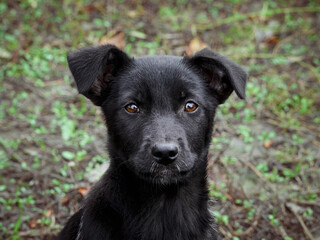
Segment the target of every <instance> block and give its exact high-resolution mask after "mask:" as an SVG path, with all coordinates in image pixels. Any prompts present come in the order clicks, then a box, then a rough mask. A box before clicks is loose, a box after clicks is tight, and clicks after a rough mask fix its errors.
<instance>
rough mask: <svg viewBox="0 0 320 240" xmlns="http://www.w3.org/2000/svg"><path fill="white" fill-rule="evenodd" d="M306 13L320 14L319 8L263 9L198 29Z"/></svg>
mask: <svg viewBox="0 0 320 240" xmlns="http://www.w3.org/2000/svg"><path fill="white" fill-rule="evenodd" d="M306 12H309V13H311V12H320V7H294V8H280V9H265V10H263V11H258V12H251V13H246V14H237V15H233V16H230V17H227V18H224V19H222V20H220V21H217V22H216V23H215V24H213V25H212V23H210V24H208V25H204V26H201V27H199V28H201V30H207V29H212V28H214V27H219V26H221V25H224V24H229V23H234V22H239V21H243V20H246V19H252V18H257V17H259V16H262V15H263V17H264V19H265V18H270V17H273V16H274V15H279V14H289V13H306Z"/></svg>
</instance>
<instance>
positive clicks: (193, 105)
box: [184, 102, 198, 112]
mask: <svg viewBox="0 0 320 240" xmlns="http://www.w3.org/2000/svg"><path fill="white" fill-rule="evenodd" d="M197 108H198V105H197V104H196V103H194V102H187V103H186V105H185V106H184V110H185V111H186V112H194V111H195V110H196V109H197Z"/></svg>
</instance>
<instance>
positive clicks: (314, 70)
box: [298, 62, 320, 83]
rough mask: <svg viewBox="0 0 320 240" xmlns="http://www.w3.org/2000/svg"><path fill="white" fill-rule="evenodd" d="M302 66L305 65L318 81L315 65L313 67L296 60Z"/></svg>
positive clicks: (318, 76) (319, 79)
mask: <svg viewBox="0 0 320 240" xmlns="http://www.w3.org/2000/svg"><path fill="white" fill-rule="evenodd" d="M298 63H299V64H300V65H301V66H302V67H305V68H307V69H309V70H310V71H311V72H312V73H313V75H314V76H315V77H316V79H317V80H318V82H319V83H320V74H319V73H318V71H317V69H316V68H315V67H313V66H312V65H310V64H308V63H305V62H298Z"/></svg>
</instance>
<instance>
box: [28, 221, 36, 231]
mask: <svg viewBox="0 0 320 240" xmlns="http://www.w3.org/2000/svg"><path fill="white" fill-rule="evenodd" d="M37 223H38V220H37V219H35V218H31V219H30V221H29V223H28V225H29V228H32V229H34V228H36V227H37Z"/></svg>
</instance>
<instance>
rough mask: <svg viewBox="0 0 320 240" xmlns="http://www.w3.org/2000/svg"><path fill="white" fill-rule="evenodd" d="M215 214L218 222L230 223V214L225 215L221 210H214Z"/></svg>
mask: <svg viewBox="0 0 320 240" xmlns="http://www.w3.org/2000/svg"><path fill="white" fill-rule="evenodd" d="M213 215H214V216H215V218H216V221H217V222H218V223H224V224H228V223H229V216H228V215H223V214H221V213H220V212H219V211H213Z"/></svg>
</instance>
